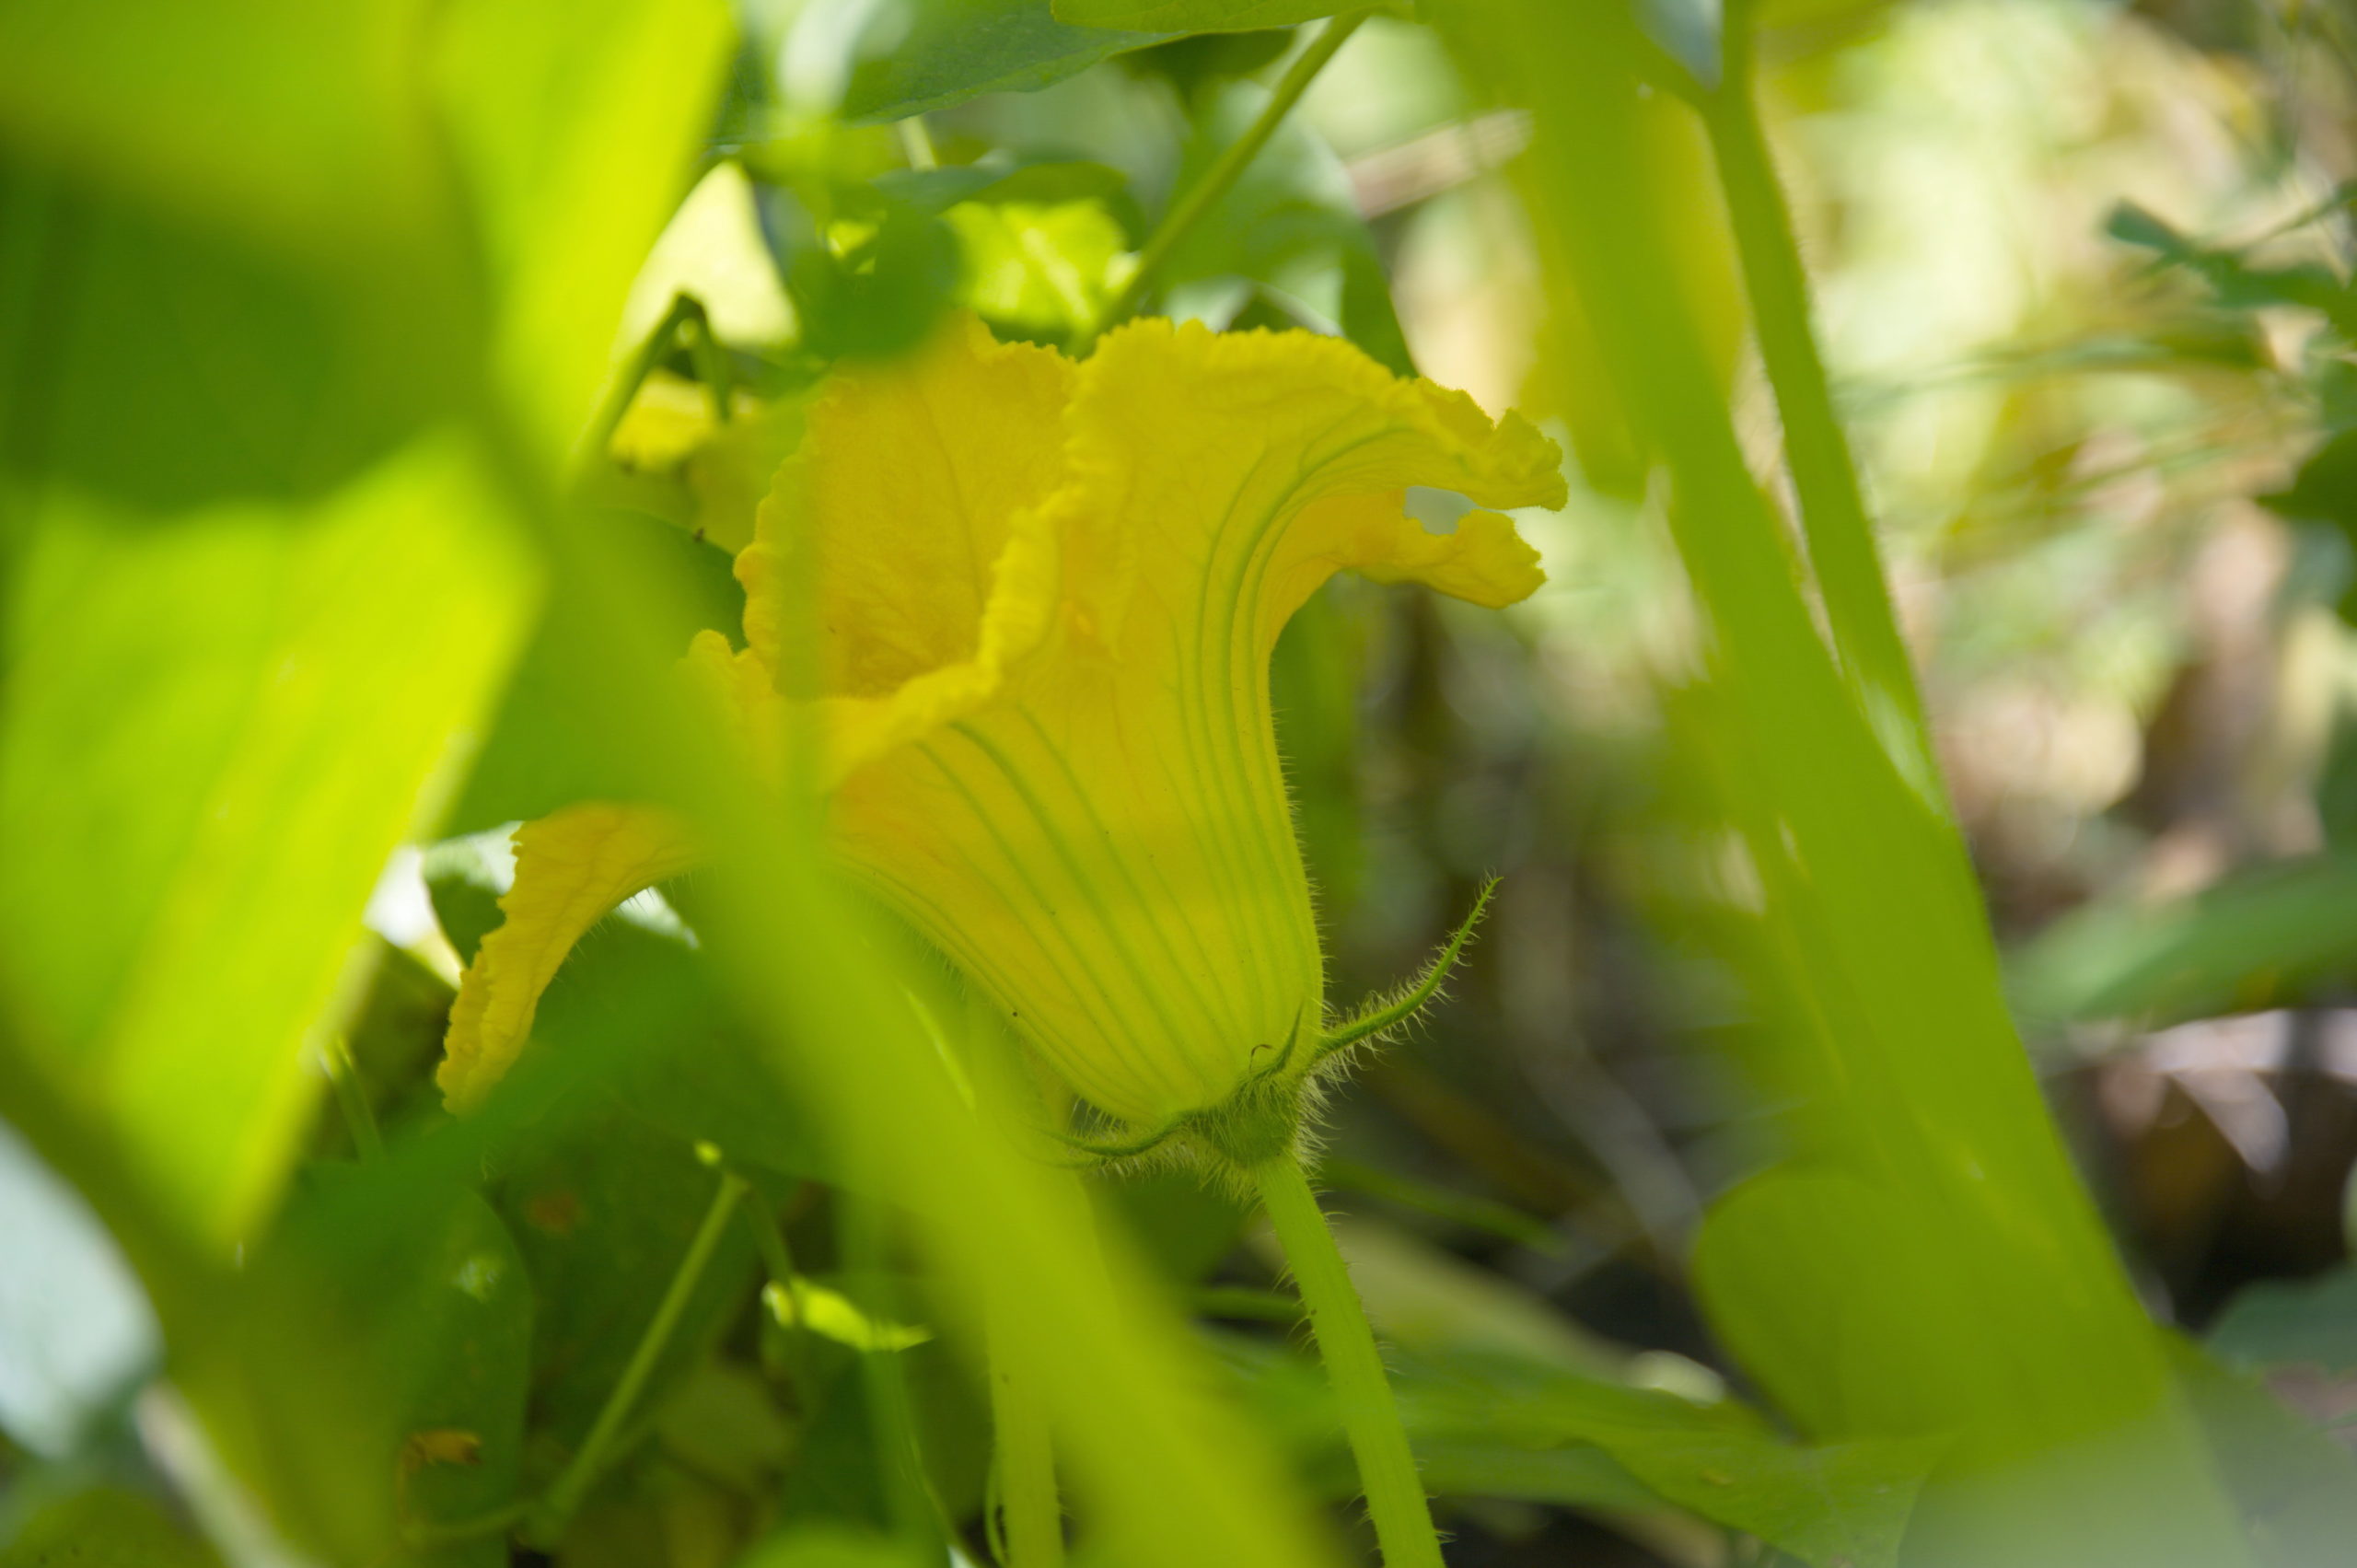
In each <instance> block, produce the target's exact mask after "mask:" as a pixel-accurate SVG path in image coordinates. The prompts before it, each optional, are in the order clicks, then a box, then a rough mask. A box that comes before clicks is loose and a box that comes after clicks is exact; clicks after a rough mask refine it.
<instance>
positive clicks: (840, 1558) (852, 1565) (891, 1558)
mask: <svg viewBox="0 0 2357 1568" xmlns="http://www.w3.org/2000/svg"><path fill="white" fill-rule="evenodd" d="M922 1561H923V1557H922V1555H921V1554H919V1553H918V1552H916V1551H914V1550H913V1549H912V1548H910V1547H907V1546H903V1545H901V1544H900V1543H899V1542H896V1541H893V1540H891V1539H888V1538H886V1537H883V1536H879V1535H872V1534H868V1533H866V1532H864V1531H854V1530H849V1529H845V1528H844V1527H841V1526H808V1527H803V1528H800V1529H795V1530H791V1531H788V1532H786V1533H785V1534H783V1535H779V1536H776V1537H773V1538H772V1539H770V1540H768V1541H765V1542H764V1543H762V1545H761V1546H760V1547H759V1548H758V1549H756V1550H755V1551H754V1552H753V1554H752V1555H751V1556H750V1557H748V1558H747V1559H746V1560H745V1568H915V1564H917V1563H918V1562H922Z"/></svg>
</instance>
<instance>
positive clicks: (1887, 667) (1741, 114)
mask: <svg viewBox="0 0 2357 1568" xmlns="http://www.w3.org/2000/svg"><path fill="white" fill-rule="evenodd" d="M1752 9H1753V7H1752V6H1749V5H1747V4H1743V3H1741V0H1737V4H1736V5H1734V6H1730V7H1729V15H1728V17H1727V19H1726V77H1725V80H1724V82H1723V83H1722V84H1721V85H1720V87H1719V88H1718V90H1717V91H1716V92H1714V93H1713V94H1711V95H1710V96H1709V97H1708V98H1707V99H1705V100H1704V101H1703V105H1702V108H1703V115H1702V118H1703V123H1704V124H1705V125H1706V126H1707V127H1708V129H1709V132H1710V137H1711V146H1712V150H1713V156H1714V157H1715V159H1716V162H1717V164H1718V171H1719V188H1720V191H1721V193H1722V194H1723V195H1724V198H1725V201H1726V204H1727V214H1728V217H1729V220H1730V223H1731V225H1732V226H1733V228H1734V231H1735V241H1736V251H1737V253H1738V254H1739V255H1740V257H1741V259H1742V263H1743V267H1742V271H1743V285H1744V293H1745V296H1746V298H1747V302H1748V303H1749V305H1750V308H1751V320H1752V331H1753V332H1754V334H1755V335H1756V336H1757V337H1758V340H1759V357H1760V361H1761V363H1762V365H1763V366H1765V367H1766V369H1767V372H1768V384H1769V386H1770V387H1771V389H1773V390H1774V392H1775V395H1776V412H1777V414H1778V416H1779V418H1780V419H1781V420H1782V424H1783V431H1784V458H1785V461H1786V462H1787V463H1788V464H1789V465H1790V467H1791V470H1792V476H1793V490H1794V494H1796V495H1797V496H1798V497H1799V499H1800V510H1801V523H1802V528H1803V531H1804V532H1805V536H1806V538H1807V540H1808V553H1809V562H1810V564H1811V565H1812V566H1813V567H1814V568H1815V570H1816V575H1817V588H1818V591H1819V592H1820V593H1821V594H1822V596H1823V598H1824V603H1825V614H1826V620H1827V621H1828V623H1829V626H1830V627H1831V629H1832V633H1833V644H1834V647H1835V650H1836V652H1837V654H1838V655H1839V656H1840V661H1841V665H1842V668H1843V669H1844V670H1845V671H1846V672H1847V674H1848V675H1849V677H1850V679H1851V680H1852V682H1853V683H1854V684H1855V685H1856V686H1857V687H1858V688H1859V689H1860V691H1862V693H1863V694H1864V696H1865V697H1866V699H1867V701H1868V703H1869V710H1868V713H1869V717H1870V718H1871V719H1872V720H1873V721H1874V723H1875V727H1876V729H1877V731H1880V732H1882V735H1883V740H1884V744H1886V745H1888V744H1889V743H1890V741H1891V739H1892V737H1891V736H1890V735H1889V733H1888V732H1887V728H1886V727H1885V726H1886V725H1887V722H1888V721H1889V720H1890V719H1892V718H1897V719H1898V720H1899V721H1901V722H1902V723H1903V724H1904V726H1906V729H1907V732H1908V739H1909V741H1910V744H1911V746H1912V747H1913V749H1915V750H1916V751H1917V752H1918V753H1919V755H1920V757H1921V758H1922V759H1928V758H1929V756H1930V743H1929V740H1928V739H1927V738H1926V735H1925V731H1924V728H1923V714H1922V699H1921V698H1920V697H1919V696H1918V695H1917V692H1916V689H1915V672H1914V667H1913V666H1912V665H1911V664H1910V662H1909V660H1908V656H1907V645H1906V644H1905V642H1904V641H1903V640H1902V639H1901V638H1900V636H1899V633H1898V621H1897V619H1896V618H1895V617H1894V616H1893V615H1892V613H1891V606H1890V596H1889V593H1888V591H1887V588H1886V587H1884V583H1883V573H1882V560H1881V557H1880V555H1879V553H1878V552H1877V551H1876V550H1875V536H1874V528H1873V524H1872V523H1871V522H1870V521H1869V519H1868V517H1867V516H1866V504H1865V497H1864V493H1863V492H1862V490H1861V488H1860V486H1859V483H1858V470H1857V464H1856V462H1855V460H1854V459H1853V458H1852V454H1851V450H1850V440H1849V436H1847V435H1846V434H1845V433H1844V432H1843V430H1842V427H1841V419H1840V414H1839V413H1838V412H1836V411H1835V409H1834V406H1833V392H1832V387H1831V383H1830V381H1829V379H1828V377H1827V376H1826V373H1825V361H1824V359H1823V356H1822V355H1820V354H1819V353H1818V352H1817V336H1816V333H1815V331H1814V330H1813V328H1812V325H1811V321H1812V308H1811V303H1810V298H1809V285H1808V273H1807V270H1806V269H1805V267H1804V266H1803V264H1802V261H1801V251H1800V245H1799V243H1798V242H1797V241H1796V240H1795V239H1794V234H1793V220H1792V212H1791V209H1790V207H1789V206H1788V205H1787V203H1785V200H1784V189H1783V185H1782V182H1781V181H1780V180H1778V179H1777V176H1776V167H1775V163H1774V160H1773V159H1772V158H1771V157H1770V154H1769V150H1768V141H1767V136H1766V134H1765V133H1764V132H1763V131H1762V129H1761V125H1760V118H1759V97H1758V95H1757V93H1756V92H1755V91H1754V87H1753V74H1754V71H1753V57H1752V50H1751V47H1750V29H1751V23H1752V17H1751V12H1752Z"/></svg>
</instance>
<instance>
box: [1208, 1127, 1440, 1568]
mask: <svg viewBox="0 0 2357 1568" xmlns="http://www.w3.org/2000/svg"><path fill="white" fill-rule="evenodd" d="M1252 1174H1253V1177H1254V1179H1255V1180H1257V1181H1258V1182H1259V1184H1260V1204H1261V1207H1263V1208H1264V1209H1266V1210H1267V1211H1268V1214H1269V1223H1270V1224H1271V1225H1273V1226H1275V1227H1276V1232H1277V1240H1278V1241H1279V1242H1280V1243H1281V1244H1282V1245H1283V1248H1284V1249H1285V1261H1286V1262H1287V1263H1288V1264H1289V1265H1291V1266H1292V1269H1293V1278H1294V1284H1295V1287H1296V1288H1298V1289H1299V1290H1300V1292H1301V1301H1302V1305H1303V1306H1304V1307H1307V1308H1308V1309H1309V1327H1310V1331H1311V1332H1312V1333H1314V1334H1315V1335H1316V1336H1317V1338H1318V1355H1319V1356H1320V1357H1322V1358H1323V1359H1324V1361H1325V1363H1326V1376H1327V1378H1328V1380H1329V1381H1330V1382H1331V1383H1332V1384H1333V1386H1334V1399H1335V1402H1336V1403H1337V1404H1338V1405H1340V1406H1341V1412H1342V1431H1343V1432H1344V1434H1346V1435H1348V1436H1349V1438H1350V1440H1351V1453H1352V1456H1353V1458H1356V1459H1357V1460H1358V1466H1359V1485H1360V1486H1361V1487H1362V1488H1363V1489H1364V1491H1365V1493H1366V1509H1367V1514H1368V1516H1370V1517H1371V1518H1373V1519H1374V1521H1375V1537H1376V1541H1378V1542H1379V1543H1380V1544H1381V1545H1382V1548H1383V1562H1384V1568H1441V1558H1440V1538H1439V1537H1438V1536H1436V1535H1435V1534H1434V1532H1433V1514H1432V1507H1431V1504H1428V1503H1426V1502H1425V1501H1424V1483H1423V1482H1422V1480H1420V1479H1419V1478H1418V1477H1417V1474H1416V1457H1415V1455H1414V1454H1413V1453H1412V1452H1411V1451H1410V1449H1409V1447H1408V1432H1407V1429H1406V1428H1405V1427H1403V1426H1401V1425H1400V1424H1399V1405H1398V1404H1397V1403H1396V1402H1395V1401H1394V1400H1392V1397H1391V1383H1390V1380H1389V1379H1388V1378H1387V1377H1386V1376H1384V1371H1383V1358H1382V1356H1381V1355H1380V1354H1378V1353H1376V1348H1375V1331H1374V1330H1372V1329H1370V1328H1369V1327H1368V1326H1367V1320H1366V1310H1365V1308H1364V1307H1361V1306H1360V1305H1359V1293H1358V1290H1357V1288H1356V1287H1355V1286H1353V1284H1352V1283H1351V1272H1350V1270H1349V1269H1348V1268H1347V1267H1346V1266H1345V1265H1344V1264H1343V1262H1342V1253H1341V1249H1340V1248H1338V1247H1336V1246H1335V1245H1334V1233H1333V1232H1332V1231H1331V1230H1329V1229H1328V1228H1327V1225H1326V1214H1325V1212H1324V1211H1323V1210H1321V1209H1320V1208H1318V1196H1317V1194H1316V1193H1314V1192H1312V1191H1310V1190H1309V1179H1308V1178H1307V1177H1306V1176H1305V1175H1304V1174H1303V1173H1302V1168H1301V1164H1300V1162H1299V1161H1298V1160H1295V1158H1294V1157H1293V1156H1291V1155H1286V1156H1282V1157H1280V1158H1277V1159H1273V1160H1271V1161H1270V1162H1269V1163H1268V1164H1266V1165H1263V1166H1261V1167H1260V1168H1259V1169H1257V1170H1255V1171H1254V1172H1253V1173H1252Z"/></svg>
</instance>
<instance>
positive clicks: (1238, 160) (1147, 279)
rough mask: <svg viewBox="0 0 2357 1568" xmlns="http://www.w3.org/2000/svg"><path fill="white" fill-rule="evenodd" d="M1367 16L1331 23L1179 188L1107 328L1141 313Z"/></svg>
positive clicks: (1140, 255)
mask: <svg viewBox="0 0 2357 1568" xmlns="http://www.w3.org/2000/svg"><path fill="white" fill-rule="evenodd" d="M1367 16H1368V13H1366V12H1364V11H1359V12H1355V13H1353V14H1352V15H1350V16H1345V17H1335V18H1333V19H1332V20H1331V21H1329V22H1328V23H1327V24H1326V29H1325V30H1324V31H1323V32H1320V33H1319V34H1318V37H1317V38H1316V39H1315V40H1313V41H1311V43H1310V45H1309V47H1308V48H1307V49H1305V50H1303V51H1302V52H1301V55H1300V57H1299V58H1298V59H1296V60H1295V61H1294V63H1293V64H1292V66H1291V67H1290V68H1288V69H1287V70H1286V72H1285V74H1284V76H1283V79H1282V80H1280V81H1279V82H1278V83H1277V89H1276V91H1275V92H1273V93H1271V95H1270V97H1269V101H1268V103H1267V105H1266V106H1264V107H1263V108H1262V109H1261V110H1260V117H1259V118H1258V119H1256V120H1254V121H1253V122H1252V123H1251V125H1250V127H1249V128H1248V129H1247V130H1246V131H1245V133H1244V134H1243V135H1241V136H1239V137H1237V139H1236V141H1235V142H1234V144H1233V145H1230V146H1229V147H1228V149H1227V150H1226V151H1225V152H1224V153H1222V154H1220V155H1219V158H1218V160H1217V161H1216V162H1214V163H1213V165H1212V166H1211V168H1207V169H1205V170H1204V171H1203V177H1202V179H1201V180H1196V181H1195V182H1194V183H1193V184H1192V185H1190V186H1189V187H1188V188H1187V189H1186V190H1185V191H1183V192H1179V197H1178V199H1177V200H1176V201H1174V202H1172V203H1170V210H1169V211H1167V212H1166V213H1164V214H1163V215H1162V222H1161V223H1160V224H1159V225H1158V226H1156V227H1155V231H1154V233H1153V235H1152V236H1151V237H1149V238H1147V240H1146V242H1145V249H1144V250H1142V251H1140V252H1139V253H1138V268H1137V271H1136V272H1134V273H1131V274H1130V281H1129V282H1128V284H1126V285H1123V287H1122V289H1121V293H1120V297H1119V298H1117V299H1115V300H1114V301H1113V306H1112V308H1111V309H1109V310H1108V311H1106V313H1105V324H1106V325H1107V326H1109V327H1111V326H1118V325H1120V323H1121V322H1123V321H1126V320H1128V319H1130V318H1131V317H1132V315H1135V314H1136V313H1137V308H1138V307H1139V306H1140V305H1142V304H1144V302H1145V296H1146V289H1147V287H1148V286H1149V285H1151V284H1152V283H1153V281H1154V274H1155V273H1157V272H1159V271H1160V270H1161V268H1162V264H1163V263H1164V262H1165V261H1168V260H1169V259H1170V253H1171V252H1172V251H1173V250H1177V249H1178V248H1179V241H1180V240H1181V239H1184V238H1187V235H1188V232H1189V231H1190V229H1192V228H1193V227H1194V226H1195V225H1196V224H1197V223H1199V222H1201V221H1202V216H1203V215H1204V214H1205V213H1207V212H1209V211H1211V209H1212V204H1213V203H1215V202H1217V201H1218V200H1219V199H1220V198H1221V197H1222V196H1224V195H1225V194H1227V192H1228V188H1229V187H1230V186H1232V185H1234V184H1235V183H1236V181H1237V179H1238V178H1239V177H1240V176H1241V175H1242V174H1243V173H1244V171H1245V170H1246V169H1247V168H1250V167H1251V164H1252V160H1253V159H1254V158H1255V157H1259V156H1260V149H1261V148H1262V147H1264V146H1266V145H1268V144H1269V138H1270V137H1271V136H1273V135H1275V134H1277V127H1278V126H1279V125H1282V124H1283V123H1284V118H1285V116H1286V115H1288V114H1290V113H1292V112H1293V106H1294V105H1295V104H1296V103H1298V102H1300V101H1301V95H1302V94H1303V93H1305V92H1307V91H1308V90H1309V84H1310V83H1311V82H1313V81H1316V80H1317V79H1318V72H1320V71H1322V70H1324V69H1325V68H1326V63H1327V62H1328V61H1329V60H1331V59H1333V58H1334V55H1335V52H1337V51H1339V50H1340V49H1341V47H1342V45H1343V44H1344V43H1345V42H1346V41H1349V39H1350V36H1351V34H1353V32H1356V31H1357V30H1358V27H1359V24H1360V23H1361V22H1364V21H1365V20H1366V18H1367Z"/></svg>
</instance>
